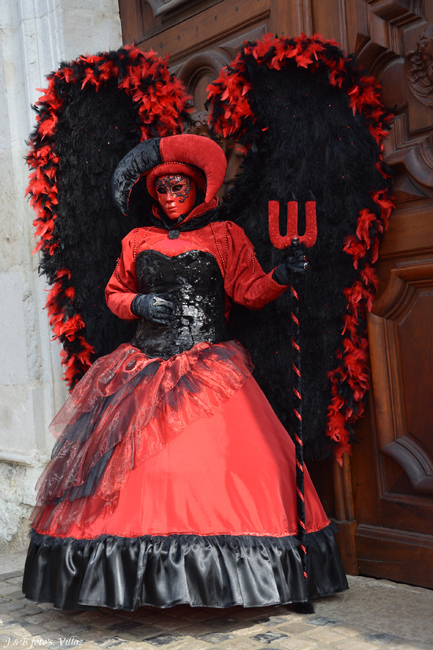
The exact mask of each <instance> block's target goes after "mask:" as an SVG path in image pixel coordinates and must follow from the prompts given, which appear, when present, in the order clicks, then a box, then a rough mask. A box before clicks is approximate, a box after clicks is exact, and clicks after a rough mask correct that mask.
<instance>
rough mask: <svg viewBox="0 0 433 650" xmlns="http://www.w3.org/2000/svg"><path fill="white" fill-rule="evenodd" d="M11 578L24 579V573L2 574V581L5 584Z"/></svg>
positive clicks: (0, 574) (0, 577)
mask: <svg viewBox="0 0 433 650" xmlns="http://www.w3.org/2000/svg"><path fill="white" fill-rule="evenodd" d="M9 578H21V580H22V578H23V571H22V569H21V571H9V573H0V580H1V581H2V582H4V581H5V580H9Z"/></svg>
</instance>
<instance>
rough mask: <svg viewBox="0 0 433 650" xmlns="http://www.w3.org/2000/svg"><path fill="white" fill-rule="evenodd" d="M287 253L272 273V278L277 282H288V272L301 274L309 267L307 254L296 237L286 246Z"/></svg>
mask: <svg viewBox="0 0 433 650" xmlns="http://www.w3.org/2000/svg"><path fill="white" fill-rule="evenodd" d="M286 251H287V253H288V255H287V257H286V259H285V260H284V261H283V262H281V264H279V265H278V266H277V267H276V269H274V272H273V274H272V277H273V279H274V280H275V282H278V284H290V274H291V273H296V274H303V273H305V272H306V270H307V269H308V268H309V266H310V265H309V263H308V261H307V256H306V255H305V250H304V248H303V246H302V244H300V243H299V240H298V239H294V240H293V242H292V245H291V246H290V247H289V248H286Z"/></svg>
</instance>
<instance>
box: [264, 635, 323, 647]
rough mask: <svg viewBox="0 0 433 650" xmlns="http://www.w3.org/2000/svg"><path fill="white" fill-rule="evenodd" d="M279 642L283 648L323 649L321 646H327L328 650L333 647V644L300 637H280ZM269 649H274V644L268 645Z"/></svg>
mask: <svg viewBox="0 0 433 650" xmlns="http://www.w3.org/2000/svg"><path fill="white" fill-rule="evenodd" d="M277 644H278V645H279V647H280V648H281V650H321V648H326V650H330V649H331V648H332V646H329V645H326V646H324V645H322V644H321V643H319V642H317V641H313V640H312V639H299V638H295V637H288V638H287V639H280V640H279V641H277ZM268 649H269V650H274V646H273V645H271V646H268ZM268 649H266V650H268ZM275 650H276V649H275Z"/></svg>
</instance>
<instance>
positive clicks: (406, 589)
mask: <svg viewBox="0 0 433 650" xmlns="http://www.w3.org/2000/svg"><path fill="white" fill-rule="evenodd" d="M21 579H22V571H12V572H11V571H10V572H8V573H3V574H1V575H0V648H18V649H21V648H47V649H50V650H57V649H59V648H74V647H77V648H79V649H80V650H101V649H102V648H115V649H116V650H117V649H118V650H139V649H140V650H141V649H143V650H157V649H158V648H162V649H164V650H330V649H332V648H335V649H336V650H374V649H375V648H377V649H378V650H394V649H395V650H432V649H433V591H430V590H428V589H420V588H417V587H410V586H407V585H397V584H395V583H392V582H388V581H385V580H373V579H369V578H362V577H349V584H350V590H349V591H348V592H345V593H344V594H341V595H338V596H333V597H328V598H323V599H321V600H320V601H316V602H315V609H316V611H315V613H314V614H310V615H307V616H306V615H301V614H296V613H295V612H293V611H290V608H289V607H267V608H261V609H242V608H240V607H234V608H231V609H225V610H214V609H202V608H198V609H192V608H190V607H186V606H181V607H174V608H171V609H167V610H156V609H153V608H148V607H145V608H142V609H139V610H137V611H136V612H132V613H128V612H119V611H111V610H107V609H100V610H94V611H68V612H59V611H56V610H54V609H53V608H52V606H51V605H47V604H41V605H36V604H34V603H31V602H29V601H27V600H25V599H24V597H23V595H22V593H21Z"/></svg>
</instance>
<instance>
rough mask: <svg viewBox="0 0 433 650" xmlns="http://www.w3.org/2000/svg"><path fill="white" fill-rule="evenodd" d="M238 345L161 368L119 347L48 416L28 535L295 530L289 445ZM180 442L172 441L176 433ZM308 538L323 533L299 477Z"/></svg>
mask: <svg viewBox="0 0 433 650" xmlns="http://www.w3.org/2000/svg"><path fill="white" fill-rule="evenodd" d="M251 372H252V365H251V362H250V359H249V356H248V353H247V352H246V351H245V350H244V348H242V346H240V344H238V343H236V342H227V343H221V344H216V345H210V344H207V343H201V344H199V345H197V346H195V347H194V348H192V349H191V350H189V351H187V352H184V353H182V354H180V355H176V356H175V357H173V358H172V359H169V360H168V361H163V360H161V359H158V360H155V359H148V358H147V357H146V356H145V355H143V354H142V353H141V352H140V351H139V350H138V349H136V348H133V347H132V346H130V345H122V346H120V347H119V348H118V349H117V350H116V351H115V352H113V353H112V354H110V355H108V356H107V357H104V358H102V359H100V360H98V361H97V362H96V363H95V364H94V365H93V366H92V368H91V369H90V370H89V372H88V373H87V374H86V375H85V377H84V378H83V379H82V380H81V382H80V383H79V384H78V386H77V387H76V388H75V390H74V392H73V393H72V395H71V397H70V399H69V400H68V402H66V404H65V406H64V407H63V409H62V410H61V411H60V413H59V414H58V416H57V417H56V418H55V420H54V422H53V425H52V429H53V431H54V432H58V433H60V438H59V441H58V443H57V445H56V448H55V451H54V457H53V460H52V461H51V463H50V464H49V466H48V467H47V470H46V472H45V473H44V475H43V477H42V479H41V485H40V492H39V499H40V501H39V506H38V507H37V508H36V510H35V514H34V519H33V527H34V529H35V530H36V531H37V532H38V533H40V534H43V535H50V536H55V537H73V538H76V539H94V538H96V537H99V536H101V535H113V536H119V537H139V536H143V535H155V536H160V535H173V534H195V535H253V536H271V537H284V536H287V535H295V534H296V532H297V517H296V487H295V485H296V480H295V478H296V466H295V454H294V446H293V443H292V441H291V439H290V437H289V436H288V434H287V432H286V431H285V429H284V428H283V427H282V425H281V424H280V422H279V420H278V419H277V417H276V415H275V414H274V412H273V410H272V408H271V407H270V405H269V403H268V401H267V400H266V398H265V396H264V395H263V393H262V391H261V390H260V388H259V386H258V385H257V383H256V382H255V380H254V379H253V377H252V376H251ZM180 434H181V435H180ZM305 501H306V526H307V532H308V533H310V532H315V531H318V530H321V529H323V528H324V527H326V526H327V525H328V524H329V520H328V519H327V517H326V515H325V513H324V511H323V508H322V506H321V504H320V501H319V499H318V497H317V495H316V492H315V490H314V487H313V485H312V483H311V480H310V478H309V476H308V473H306V477H305Z"/></svg>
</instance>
